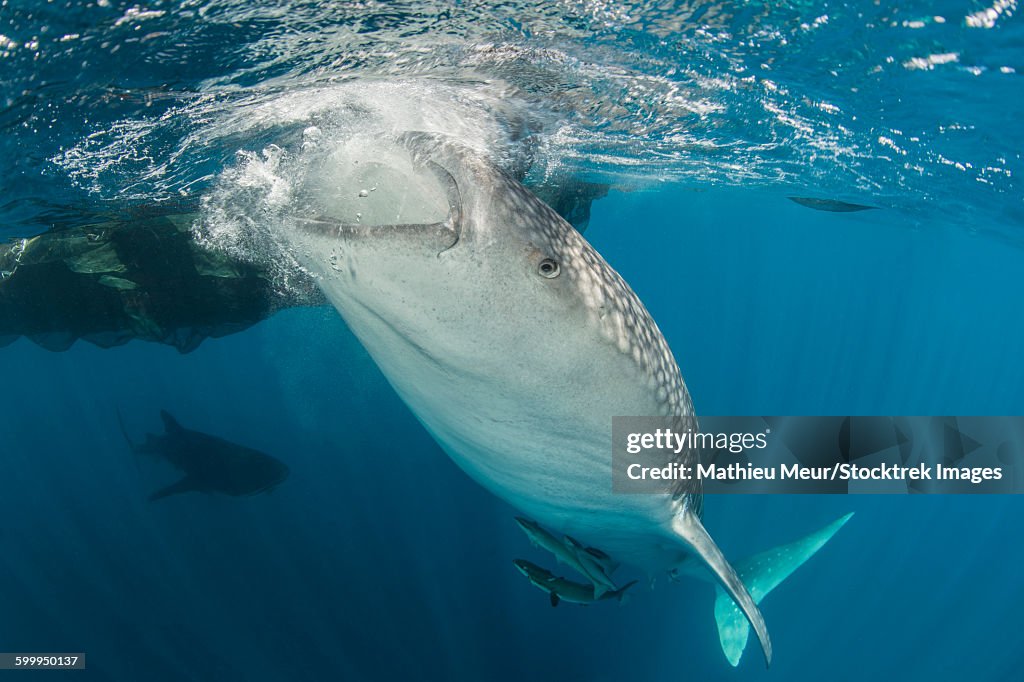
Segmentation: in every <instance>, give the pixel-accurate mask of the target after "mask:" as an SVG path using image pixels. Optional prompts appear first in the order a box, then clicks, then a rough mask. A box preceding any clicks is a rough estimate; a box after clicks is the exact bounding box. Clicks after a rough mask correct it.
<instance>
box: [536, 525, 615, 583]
mask: <svg viewBox="0 0 1024 682" xmlns="http://www.w3.org/2000/svg"><path fill="white" fill-rule="evenodd" d="M516 523H518V524H519V527H520V528H522V529H523V532H524V533H526V537H528V538H530V542H531V543H533V545H534V546H535V547H540V548H542V549H546V550H547V551H549V552H551V553H552V554H554V555H555V559H556V560H557V561H558V562H559V563H563V564H565V565H566V566H568V567H569V568H571V569H573V570H574V571H576V572H577V573H579V574H580V575H582V576H583V577H585V578H586V579H587V580H589V581H590V582H592V583H593V584H594V589H593V591H594V595H595V596H597V597H600V596H602V595H603V594H604V593H605V592H608V591H614V590H615V589H616V586H615V583H614V582H612V580H611V578H609V577H608V575H607V574H606V573H605V569H604V568H603V567H602V566H601V564H600V562H599V561H597V560H595V559H594V557H593V556H592V555H589V554H587V553H586V551H585V548H584V547H583V546H582V545H581V544H580V543H578V542H576V541H575V540H573V539H572V538H569V537H566V539H565V541H564V542H563V541H562V540H559V539H558V538H556V537H555V536H554V535H552V534H551V533H549V532H548V531H547V530H545V529H544V528H542V527H541V526H540V524H538V523H537V522H536V521H531V520H530V519H527V518H523V517H522V516H517V517H516Z"/></svg>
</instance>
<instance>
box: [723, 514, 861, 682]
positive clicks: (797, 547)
mask: <svg viewBox="0 0 1024 682" xmlns="http://www.w3.org/2000/svg"><path fill="white" fill-rule="evenodd" d="M851 516H853V514H852V513H851V514H847V515H846V516H844V517H842V518H840V519H837V520H835V521H833V522H832V523H830V524H829V525H827V526H825V527H824V528H822V529H821V530H819V531H816V532H814V533H811V534H810V535H808V536H807V537H804V538H801V539H800V540H797V541H796V542H791V543H789V544H788V545H782V546H781V547H775V548H773V549H769V550H768V551H766V552H761V553H760V554H755V555H754V556H752V557H748V558H747V559H744V560H743V561H740V562H738V563H737V564H736V572H737V573H739V576H740V578H741V579H742V580H743V583H744V584H745V585H746V586H747V589H748V590H750V596H751V597H753V598H754V603H755V604H760V603H761V600H762V599H764V598H765V595H767V594H768V593H769V592H771V591H772V590H774V589H775V587H776V586H777V585H778V584H779V583H781V582H782V581H783V580H785V579H786V578H788V577H789V576H790V574H792V573H793V571H795V570H796V569H798V568H800V566H802V565H803V563H804V562H805V561H807V560H808V559H810V558H811V557H812V556H814V554H815V553H816V552H817V551H818V550H819V549H821V548H822V547H823V546H824V545H825V543H826V542H828V541H829V540H830V539H831V538H832V536H833V535H835V534H836V532H837V531H838V530H839V529H840V528H842V527H843V525H844V524H845V523H846V522H847V521H849V520H850V517H851ZM715 591H716V596H715V621H716V622H717V623H718V639H719V641H720V642H721V643H722V651H723V652H724V653H725V657H726V658H728V659H729V663H731V664H732V665H734V666H736V665H739V662H740V656H742V655H743V649H744V648H745V647H746V646H747V636H748V633H749V632H750V628H749V627H748V626H747V620H746V618H744V617H743V614H742V613H740V611H739V609H737V608H736V604H735V603H733V600H732V599H730V598H729V596H728V595H727V594H726V593H725V592H724V591H723V590H722V588H720V587H717V586H716V590H715Z"/></svg>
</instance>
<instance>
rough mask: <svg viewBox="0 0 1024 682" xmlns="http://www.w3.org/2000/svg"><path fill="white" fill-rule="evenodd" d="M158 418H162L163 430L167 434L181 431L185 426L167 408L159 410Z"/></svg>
mask: <svg viewBox="0 0 1024 682" xmlns="http://www.w3.org/2000/svg"><path fill="white" fill-rule="evenodd" d="M160 418H161V419H163V420H164V431H166V432H167V433H168V434H175V433H181V432H182V431H184V430H185V428H184V427H183V426H182V425H181V424H179V423H178V420H177V419H175V418H174V417H172V416H171V413H170V412H168V411H167V410H160Z"/></svg>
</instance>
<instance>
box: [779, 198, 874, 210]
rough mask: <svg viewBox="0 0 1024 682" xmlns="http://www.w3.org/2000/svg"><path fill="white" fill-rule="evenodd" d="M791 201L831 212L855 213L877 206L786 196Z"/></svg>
mask: <svg viewBox="0 0 1024 682" xmlns="http://www.w3.org/2000/svg"><path fill="white" fill-rule="evenodd" d="M786 198H787V199H789V200H790V201H793V202H796V203H798V204H800V205H801V206H806V207H807V208H813V209H814V210H816V211H829V212H831V213H853V212H855V211H871V210H875V209H877V208H878V207H877V206H865V205H863V204H851V203H847V202H845V201H838V200H836V199H815V198H813V197H786Z"/></svg>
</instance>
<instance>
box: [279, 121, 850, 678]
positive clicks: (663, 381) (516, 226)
mask: <svg viewBox="0 0 1024 682" xmlns="http://www.w3.org/2000/svg"><path fill="white" fill-rule="evenodd" d="M359 144H363V145H367V146H365V147H362V148H361V147H360V146H359ZM359 144H356V142H354V141H353V142H350V143H349V145H350V148H347V149H344V150H342V153H340V155H339V157H338V159H336V160H335V161H334V162H333V163H328V162H325V164H324V167H323V168H322V169H320V170H319V172H318V173H316V174H315V175H316V178H317V180H316V181H317V182H320V183H321V185H320V186H319V187H311V188H310V189H308V190H307V191H310V192H311V193H314V194H317V193H318V194H321V195H326V196H330V197H332V198H333V200H334V201H335V202H336V210H337V213H336V214H333V215H338V216H355V215H356V210H357V209H361V210H360V213H359V215H360V216H361V217H362V221H361V222H358V223H353V222H349V221H346V220H345V219H338V220H312V219H302V218H296V219H295V223H294V224H290V223H288V222H287V221H286V223H285V224H283V225H282V226H281V231H282V233H283V236H284V237H285V239H286V240H290V241H291V243H292V246H293V251H294V253H295V254H296V256H297V257H298V258H299V259H300V261H301V262H302V263H303V264H304V266H305V267H306V268H307V269H308V270H309V271H310V272H311V273H312V274H313V275H314V277H315V278H316V280H317V284H318V286H319V287H320V289H321V290H322V291H323V292H324V294H325V296H326V297H327V299H328V300H329V301H330V302H331V303H332V304H333V305H334V306H335V307H336V308H337V309H338V310H339V311H340V313H341V314H342V316H343V317H344V318H345V320H346V322H347V323H348V325H349V327H350V328H351V329H352V331H353V332H354V333H355V334H356V336H358V337H359V339H360V340H361V342H362V343H363V345H364V346H365V347H366V349H367V350H368V352H369V353H370V355H371V356H372V357H373V358H374V360H375V361H376V363H377V364H378V366H379V367H380V369H381V371H382V372H383V373H384V375H385V376H386V377H387V378H388V380H389V381H390V383H391V385H392V386H393V387H394V388H395V390H396V391H397V392H398V393H399V395H400V396H401V397H402V399H403V400H404V401H405V402H406V404H407V405H408V406H409V407H410V409H411V410H412V411H413V412H414V413H415V414H416V416H417V417H418V418H419V420H420V421H421V422H422V423H423V425H424V426H425V427H426V428H427V430H428V431H429V432H430V433H431V434H432V435H433V437H434V438H435V439H436V440H437V442H438V443H439V444H440V445H441V447H442V448H443V449H444V450H445V451H446V452H447V453H448V454H449V456H451V458H452V459H453V460H454V461H455V462H456V463H457V464H458V465H459V466H460V467H461V468H462V469H463V470H465V471H466V472H467V473H468V474H469V475H470V476H471V477H473V478H474V479H475V480H477V481H478V482H479V483H480V484H482V485H483V486H484V487H486V488H487V489H489V490H490V491H492V492H493V493H494V494H496V495H498V496H499V497H501V498H502V499H504V500H506V501H508V502H509V503H510V504H512V505H513V506H514V507H516V508H518V509H519V510H520V511H521V512H523V513H524V514H525V515H527V516H529V517H530V518H533V519H536V520H537V521H538V522H539V523H541V524H542V525H543V526H545V527H547V528H552V529H557V530H558V531H560V532H562V533H565V534H571V535H572V536H574V537H576V538H580V539H581V540H582V541H584V542H586V543H587V544H588V545H592V546H595V547H600V548H601V549H602V550H604V551H605V552H607V554H608V555H609V556H610V557H612V558H613V559H615V560H617V561H619V562H623V563H630V564H632V565H634V566H637V567H639V568H642V569H645V570H647V571H648V573H650V574H652V575H654V574H657V573H659V572H662V571H669V570H672V569H673V568H676V567H678V566H679V565H681V564H682V563H683V562H684V560H685V559H686V558H687V556H690V555H696V556H697V557H699V558H700V559H701V561H702V562H703V564H704V565H705V566H706V568H707V569H708V570H709V571H710V572H711V573H712V574H713V575H714V576H715V577H716V579H717V580H718V582H719V583H720V584H721V585H722V586H723V587H724V588H725V590H726V591H727V592H728V594H729V596H730V597H731V599H732V600H734V601H735V602H736V604H737V605H738V606H739V607H740V609H741V611H742V613H743V614H744V616H745V617H746V619H747V620H748V621H749V622H750V624H751V625H752V626H753V628H754V631H755V633H756V634H757V637H758V640H759V641H760V643H761V648H762V650H763V652H764V655H765V659H766V661H768V662H769V663H770V661H771V656H772V646H771V640H770V639H769V636H768V630H767V627H766V626H765V622H764V619H763V618H762V616H761V612H760V611H759V610H758V607H757V605H756V603H755V599H754V598H752V597H751V595H750V593H749V592H748V590H747V588H746V587H745V586H744V584H743V582H742V581H741V579H740V577H739V576H738V575H737V574H736V571H735V570H734V569H733V568H732V566H730V564H729V563H728V561H726V559H725V557H724V556H723V555H722V552H721V551H720V550H719V548H718V547H717V546H716V545H715V543H714V541H713V540H712V539H711V537H710V536H709V535H708V533H707V531H706V530H705V529H704V526H703V525H702V523H701V514H702V510H703V502H702V500H703V497H702V492H701V487H700V483H699V481H693V482H686V483H684V484H683V486H682V487H680V488H678V489H677V490H676V491H675V492H674V494H667V493H666V494H648V495H621V494H614V493H613V492H612V485H611V481H612V463H611V456H610V447H609V446H610V442H611V437H610V431H611V423H612V417H613V416H616V415H677V416H678V415H681V416H690V415H692V414H693V406H692V403H691V401H690V396H689V394H688V392H687V390H686V386H685V384H684V383H683V379H682V377H681V375H680V373H679V368H678V366H677V365H676V361H675V359H674V358H673V356H672V353H671V351H670V350H669V348H668V345H667V343H666V342H665V339H664V338H663V336H662V334H661V332H660V331H659V329H658V327H657V325H656V324H655V323H654V320H652V319H651V316H650V315H649V314H648V312H647V310H646V309H645V308H644V306H643V304H642V303H641V302H640V300H639V299H638V298H637V296H636V294H634V293H633V291H632V289H630V287H629V285H627V284H626V282H625V281H623V279H622V278H621V277H620V276H619V275H618V273H616V272H615V270H613V269H612V268H611V266H610V265H608V263H606V262H605V260H604V259H603V258H602V257H601V255H600V254H598V253H597V252H596V251H595V250H594V249H593V247H591V246H590V244H589V243H588V242H587V241H586V240H585V239H584V238H583V237H582V236H581V235H580V234H579V232H577V231H576V230H574V229H572V227H571V226H570V225H569V224H568V223H567V222H565V220H563V219H562V218H560V217H559V216H558V215H557V214H556V213H555V212H554V211H553V210H552V209H550V208H549V207H548V206H547V205H545V204H544V203H543V202H542V201H540V200H539V199H538V198H537V197H536V196H534V195H533V194H531V193H530V192H529V191H528V190H527V189H526V188H524V187H523V186H522V185H521V184H520V183H518V182H517V181H515V180H514V179H513V178H511V177H510V176H508V175H507V174H506V173H504V172H502V171H501V170H500V169H499V168H497V167H496V166H495V165H493V164H492V163H490V162H489V161H488V160H486V159H484V158H483V157H482V156H481V155H480V154H477V153H476V152H474V151H471V150H469V149H467V148H465V147H463V146H461V145H459V144H457V143H455V142H453V141H451V140H449V139H448V138H444V137H441V136H436V135H430V134H425V133H407V134H404V135H402V136H400V137H399V138H398V139H397V144H395V145H394V146H393V147H388V146H387V145H386V144H385V143H384V142H383V141H382V140H375V141H372V142H368V143H364V142H361V143H359ZM360 155H362V156H360ZM360 158H362V159H363V160H364V161H366V160H370V161H371V163H362V164H359V163H353V161H358V160H359V159H360ZM361 187H376V188H378V191H376V192H375V193H373V194H372V195H367V196H364V194H363V192H361V191H360V190H359V188H361ZM357 192H358V195H357ZM357 197H362V198H357ZM369 202H377V205H376V206H375V205H374V204H372V203H369ZM686 456H687V457H689V460H690V461H686V462H684V464H688V465H691V466H692V465H694V464H695V461H694V460H696V457H697V455H696V453H694V452H688V453H686ZM832 532H835V531H834V530H833V531H832ZM826 539H827V538H826ZM818 547H820V544H817V545H815V544H814V543H812V544H807V545H800V546H799V547H798V548H797V550H795V551H791V552H787V553H784V554H782V555H779V556H778V557H777V559H778V561H766V562H765V563H764V564H762V565H760V566H758V567H757V571H758V572H759V573H758V575H757V576H753V577H752V578H751V579H754V578H757V577H758V576H760V575H761V574H762V573H763V574H770V575H771V577H772V580H773V581H778V580H782V579H783V578H784V577H785V576H787V575H789V573H791V572H792V571H793V570H795V569H796V568H797V567H798V566H800V564H802V563H803V562H804V561H805V560H806V559H807V558H809V557H810V556H811V555H812V554H813V553H814V552H815V551H816V550H817V549H818ZM772 586H774V584H773V585H772ZM760 596H763V594H762V595H760ZM727 626H728V627H726V628H724V629H723V627H722V625H721V623H720V624H719V634H720V639H721V640H722V645H723V648H725V649H726V654H727V656H730V660H733V657H732V656H733V655H734V657H735V661H738V660H739V653H741V652H742V648H741V649H740V651H739V652H735V651H734V652H732V654H730V647H734V646H735V644H736V642H738V641H739V640H738V639H737V638H736V637H735V635H734V633H735V632H737V631H740V630H743V631H744V632H745V628H746V623H744V622H742V621H740V623H733V622H729V623H727ZM743 641H745V639H744V640H743Z"/></svg>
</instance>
